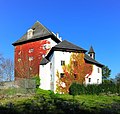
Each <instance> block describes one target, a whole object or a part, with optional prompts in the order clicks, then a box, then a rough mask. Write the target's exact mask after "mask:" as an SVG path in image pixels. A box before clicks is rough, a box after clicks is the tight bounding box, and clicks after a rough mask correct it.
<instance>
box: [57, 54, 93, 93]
mask: <svg viewBox="0 0 120 114" xmlns="http://www.w3.org/2000/svg"><path fill="white" fill-rule="evenodd" d="M92 70H93V66H92V65H91V64H88V63H86V62H85V60H84V53H72V55H71V57H70V62H69V64H67V65H65V66H63V72H64V77H62V78H61V77H60V74H59V72H58V71H57V74H56V76H57V78H58V80H57V82H56V83H57V89H56V92H60V93H68V92H69V87H70V85H71V84H72V83H73V82H77V83H81V84H83V83H84V81H85V76H86V75H87V77H88V76H89V75H90V74H91V73H92Z"/></svg>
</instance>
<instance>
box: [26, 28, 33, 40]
mask: <svg viewBox="0 0 120 114" xmlns="http://www.w3.org/2000/svg"><path fill="white" fill-rule="evenodd" d="M32 37H33V29H29V30H28V31H27V39H30V38H32Z"/></svg>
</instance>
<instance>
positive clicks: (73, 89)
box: [69, 83, 80, 96]
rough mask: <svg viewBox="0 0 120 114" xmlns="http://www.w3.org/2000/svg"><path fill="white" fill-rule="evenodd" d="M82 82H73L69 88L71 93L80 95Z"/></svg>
mask: <svg viewBox="0 0 120 114" xmlns="http://www.w3.org/2000/svg"><path fill="white" fill-rule="evenodd" d="M79 92H80V84H77V83H72V84H71V86H70V88H69V94H70V95H73V96H75V95H79V94H80V93H79Z"/></svg>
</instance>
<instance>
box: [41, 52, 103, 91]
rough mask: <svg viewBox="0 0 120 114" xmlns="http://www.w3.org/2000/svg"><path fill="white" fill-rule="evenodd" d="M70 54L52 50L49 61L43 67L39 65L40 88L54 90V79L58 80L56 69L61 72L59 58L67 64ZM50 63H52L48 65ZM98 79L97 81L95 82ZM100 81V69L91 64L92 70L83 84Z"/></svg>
mask: <svg viewBox="0 0 120 114" xmlns="http://www.w3.org/2000/svg"><path fill="white" fill-rule="evenodd" d="M71 54H72V52H62V51H54V52H53V54H52V55H51V57H50V58H49V59H50V62H49V63H48V64H47V65H44V67H43V66H42V65H40V79H41V80H40V82H41V85H40V88H42V89H45V90H53V91H54V92H56V81H57V80H58V78H57V76H56V74H57V71H58V72H59V73H63V69H62V66H61V60H63V61H65V64H69V61H70V56H71ZM51 63H52V65H50V64H51ZM50 66H51V68H50ZM98 68H99V73H98ZM89 78H91V82H89ZM98 79H99V82H97V81H98ZM100 83H102V69H101V68H100V67H98V66H96V65H93V72H92V74H91V75H90V76H89V77H88V78H85V84H100ZM63 85H64V84H63Z"/></svg>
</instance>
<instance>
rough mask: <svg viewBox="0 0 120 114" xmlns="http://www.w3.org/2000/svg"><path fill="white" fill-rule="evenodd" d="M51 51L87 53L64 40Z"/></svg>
mask: <svg viewBox="0 0 120 114" xmlns="http://www.w3.org/2000/svg"><path fill="white" fill-rule="evenodd" d="M53 49H54V50H63V51H73V52H78V51H83V52H87V51H86V50H85V49H83V48H81V47H79V46H76V45H74V44H72V43H70V42H68V41H66V40H63V41H62V42H60V43H59V44H57V45H56V46H54V47H53Z"/></svg>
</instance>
